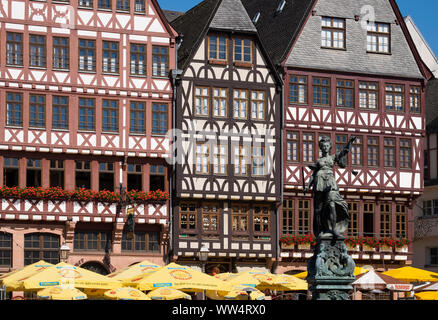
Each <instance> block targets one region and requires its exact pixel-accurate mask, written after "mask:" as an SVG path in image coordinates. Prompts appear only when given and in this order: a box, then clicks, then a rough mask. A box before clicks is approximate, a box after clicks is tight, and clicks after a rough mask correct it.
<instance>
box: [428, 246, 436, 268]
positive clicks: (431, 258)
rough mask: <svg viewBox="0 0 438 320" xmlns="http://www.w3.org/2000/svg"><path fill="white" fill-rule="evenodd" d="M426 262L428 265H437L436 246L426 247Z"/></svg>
mask: <svg viewBox="0 0 438 320" xmlns="http://www.w3.org/2000/svg"><path fill="white" fill-rule="evenodd" d="M427 251H428V257H427V258H428V263H429V264H430V265H438V248H428V249H427Z"/></svg>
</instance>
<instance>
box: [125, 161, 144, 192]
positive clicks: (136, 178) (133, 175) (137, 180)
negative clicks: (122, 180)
mask: <svg viewBox="0 0 438 320" xmlns="http://www.w3.org/2000/svg"><path fill="white" fill-rule="evenodd" d="M127 189H128V191H130V190H137V191H141V190H143V170H142V165H141V164H133V163H128V187H127Z"/></svg>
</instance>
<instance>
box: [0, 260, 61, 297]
mask: <svg viewBox="0 0 438 320" xmlns="http://www.w3.org/2000/svg"><path fill="white" fill-rule="evenodd" d="M49 267H53V264H51V263H48V262H45V261H44V260H40V261H38V262H36V263H33V264H30V265H27V266H25V267H23V268H20V269H18V270H15V271H12V272H9V273H7V274H4V275H3V276H1V277H0V280H1V284H2V285H3V286H6V290H7V291H23V290H24V287H23V280H26V279H27V278H28V277H30V276H33V275H35V274H37V273H38V272H40V271H42V270H45V269H47V268H49Z"/></svg>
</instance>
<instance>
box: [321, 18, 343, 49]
mask: <svg viewBox="0 0 438 320" xmlns="http://www.w3.org/2000/svg"><path fill="white" fill-rule="evenodd" d="M321 27H322V30H321V47H323V48H330V49H345V48H346V44H345V38H346V37H345V19H337V18H329V17H323V18H322V19H321Z"/></svg>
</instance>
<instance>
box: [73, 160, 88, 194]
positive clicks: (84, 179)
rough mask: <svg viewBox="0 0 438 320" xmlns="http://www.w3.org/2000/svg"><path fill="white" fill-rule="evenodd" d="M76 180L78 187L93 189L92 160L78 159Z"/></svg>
mask: <svg viewBox="0 0 438 320" xmlns="http://www.w3.org/2000/svg"><path fill="white" fill-rule="evenodd" d="M75 182H76V188H85V189H91V166H90V161H78V160H76V172H75Z"/></svg>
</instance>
